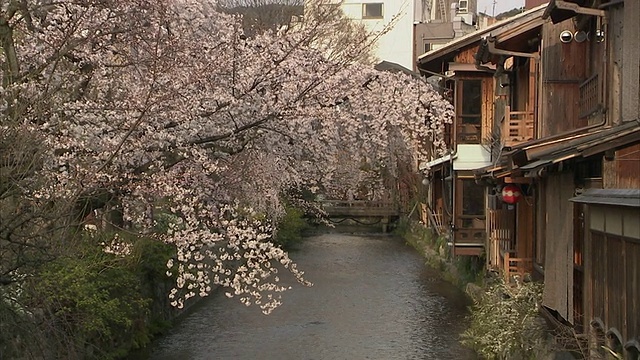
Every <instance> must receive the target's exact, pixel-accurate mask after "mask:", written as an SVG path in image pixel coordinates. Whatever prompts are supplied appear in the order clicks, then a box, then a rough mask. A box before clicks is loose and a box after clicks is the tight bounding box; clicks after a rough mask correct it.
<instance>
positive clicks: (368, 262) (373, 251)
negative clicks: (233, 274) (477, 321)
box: [148, 234, 474, 360]
mask: <svg viewBox="0 0 640 360" xmlns="http://www.w3.org/2000/svg"><path fill="white" fill-rule="evenodd" d="M291 257H292V258H293V259H294V260H295V261H296V262H297V263H298V265H299V268H301V269H303V270H304V271H305V273H306V277H307V279H309V280H310V281H312V282H313V283H314V286H313V287H310V288H306V287H302V286H295V285H294V288H293V289H292V290H290V291H288V292H285V293H284V295H283V302H284V304H283V305H282V306H281V307H280V308H278V309H276V310H275V311H274V312H273V313H272V314H271V315H268V316H266V315H262V313H261V312H260V309H259V308H257V307H245V306H244V305H242V304H240V303H239V302H238V301H237V300H235V299H227V298H226V297H225V296H224V295H223V294H222V292H221V291H218V292H217V293H215V294H213V295H212V297H211V299H208V300H205V301H204V302H203V303H202V304H201V305H199V306H198V308H197V310H196V311H194V312H193V313H191V314H190V315H188V316H186V317H185V318H184V319H183V320H182V321H180V322H179V323H178V324H177V326H176V327H175V328H174V329H173V330H172V331H171V332H170V333H169V334H167V335H166V336H164V337H162V338H160V339H159V340H158V341H156V342H155V343H154V344H153V346H152V350H151V354H150V355H149V356H148V358H149V359H158V360H170V359H176V360H177V359H180V360H183V359H207V360H208V359H278V360H280V359H308V360H312V359H318V360H320V359H384V360H391V359H463V360H464V359H474V356H473V354H472V353H471V352H470V351H469V350H468V349H465V348H463V347H462V346H461V345H460V344H459V334H460V333H461V332H462V331H463V330H464V329H465V327H466V321H465V316H466V306H467V305H468V303H467V302H466V299H465V298H464V296H463V295H462V294H461V292H460V291H459V290H458V289H456V288H454V287H453V286H452V285H450V284H449V283H447V282H445V281H443V280H442V279H441V278H440V277H439V275H438V273H437V272H436V271H435V270H433V269H430V268H428V267H425V266H424V260H423V259H422V258H421V257H420V256H419V255H418V254H416V252H415V251H414V250H413V249H412V248H411V247H409V246H407V245H405V244H404V243H403V241H402V240H399V239H397V238H393V237H389V236H380V235H377V236H376V235H361V236H352V235H344V234H325V235H320V236H314V237H311V238H308V239H307V240H306V241H305V243H304V244H302V245H301V246H300V249H299V250H298V251H296V252H294V253H292V254H291ZM287 281H292V280H290V279H289V280H287Z"/></svg>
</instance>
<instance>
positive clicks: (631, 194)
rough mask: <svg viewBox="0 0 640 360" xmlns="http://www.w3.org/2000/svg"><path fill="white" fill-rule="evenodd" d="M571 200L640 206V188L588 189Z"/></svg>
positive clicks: (586, 202)
mask: <svg viewBox="0 0 640 360" xmlns="http://www.w3.org/2000/svg"><path fill="white" fill-rule="evenodd" d="M569 201H573V202H576V203H582V204H598V205H615V206H627V207H637V208H640V189H588V190H585V192H584V193H582V194H581V195H578V196H576V197H572V198H571V199H569Z"/></svg>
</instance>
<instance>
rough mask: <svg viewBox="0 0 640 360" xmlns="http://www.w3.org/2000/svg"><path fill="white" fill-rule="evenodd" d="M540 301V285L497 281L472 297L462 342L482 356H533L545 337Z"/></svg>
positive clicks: (531, 357)
mask: <svg viewBox="0 0 640 360" xmlns="http://www.w3.org/2000/svg"><path fill="white" fill-rule="evenodd" d="M541 300H542V284H539V283H535V282H517V283H516V284H515V285H513V286H510V285H507V284H505V283H504V281H502V280H501V279H499V280H497V283H495V284H493V285H491V286H489V287H488V288H487V290H486V292H485V293H484V294H483V295H482V296H480V298H479V299H476V303H475V304H474V305H473V307H472V309H471V324H470V327H469V329H468V330H467V331H466V332H464V333H463V335H462V337H463V343H464V344H465V345H466V346H469V347H471V348H473V349H474V350H475V351H476V352H477V353H478V354H479V355H481V356H482V357H483V358H486V359H510V358H513V359H535V354H536V351H538V350H539V349H540V347H541V344H542V343H543V341H544V337H545V330H544V325H543V324H542V323H541V321H540V318H539V317H538V316H537V315H538V307H539V304H540V303H541Z"/></svg>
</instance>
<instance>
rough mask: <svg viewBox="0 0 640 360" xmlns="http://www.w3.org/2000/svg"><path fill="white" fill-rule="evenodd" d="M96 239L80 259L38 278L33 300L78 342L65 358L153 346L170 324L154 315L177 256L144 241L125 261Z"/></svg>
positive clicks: (53, 266)
mask: <svg viewBox="0 0 640 360" xmlns="http://www.w3.org/2000/svg"><path fill="white" fill-rule="evenodd" d="M93 240H94V241H87V243H85V244H84V246H82V247H81V248H79V249H78V252H77V254H76V256H73V257H62V258H59V259H57V260H55V261H53V262H51V263H49V264H47V265H46V266H45V267H44V269H43V271H42V272H41V274H40V276H39V277H38V278H35V279H34V282H33V293H32V296H31V301H34V302H37V303H38V304H39V305H37V306H38V307H41V308H44V309H45V313H46V314H47V317H48V321H49V323H50V324H51V327H53V328H55V330H56V331H57V332H59V333H61V334H64V335H63V337H64V339H66V340H67V341H71V342H72V344H66V345H65V347H66V348H67V349H66V350H62V352H63V353H66V354H67V355H63V354H61V356H68V352H69V350H68V349H69V348H73V349H75V350H73V353H76V354H84V357H86V358H93V359H113V358H117V357H121V356H124V355H126V354H127V353H128V352H129V351H131V350H132V349H136V348H139V347H142V346H144V345H146V344H148V343H149V342H150V340H151V337H152V336H153V333H154V332H155V331H158V330H160V329H161V327H162V326H163V325H166V321H165V319H164V318H163V317H158V316H156V315H155V314H153V315H152V311H151V310H152V309H153V307H154V306H153V305H154V302H155V301H157V299H155V298H156V296H157V294H155V293H154V291H153V287H154V286H157V285H158V284H160V283H162V282H166V281H167V278H166V275H165V271H166V267H165V264H166V262H167V260H168V258H169V257H170V256H171V255H172V253H173V252H172V249H171V247H170V246H168V245H166V244H162V243H160V242H157V241H153V240H149V239H139V240H137V241H135V242H134V243H133V246H132V247H131V254H130V255H129V256H126V257H122V256H118V255H114V254H108V253H105V252H104V251H103V249H102V247H101V246H99V245H97V244H96V242H95V238H94V239H93ZM163 295H165V296H166V294H163ZM69 339H72V340H69Z"/></svg>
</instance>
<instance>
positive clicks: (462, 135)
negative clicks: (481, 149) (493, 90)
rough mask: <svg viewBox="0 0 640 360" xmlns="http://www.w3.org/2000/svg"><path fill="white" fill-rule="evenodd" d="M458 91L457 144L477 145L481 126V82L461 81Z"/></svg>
mask: <svg viewBox="0 0 640 360" xmlns="http://www.w3.org/2000/svg"><path fill="white" fill-rule="evenodd" d="M458 89H459V91H458V93H459V98H458V101H459V103H458V121H457V129H456V130H457V134H458V136H457V137H458V143H460V144H479V143H480V140H481V139H480V131H481V129H480V127H481V125H482V80H461V81H460V84H459V88H458Z"/></svg>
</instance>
